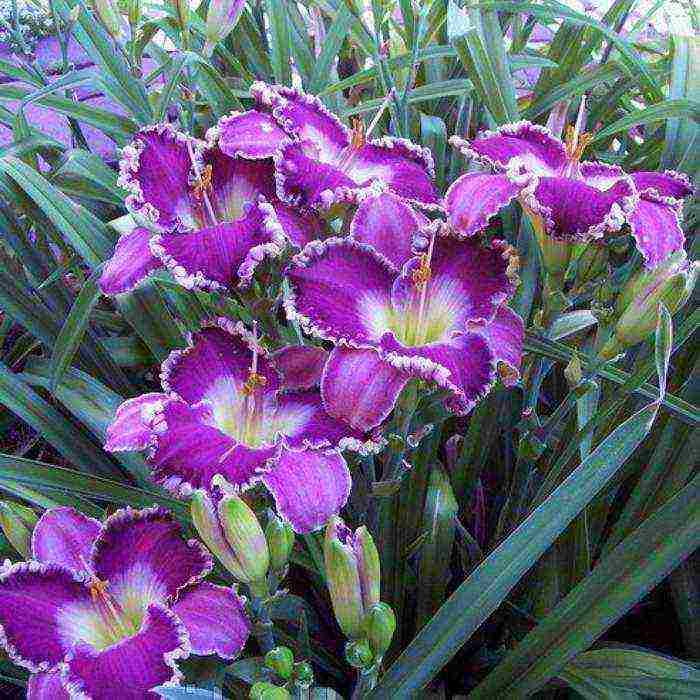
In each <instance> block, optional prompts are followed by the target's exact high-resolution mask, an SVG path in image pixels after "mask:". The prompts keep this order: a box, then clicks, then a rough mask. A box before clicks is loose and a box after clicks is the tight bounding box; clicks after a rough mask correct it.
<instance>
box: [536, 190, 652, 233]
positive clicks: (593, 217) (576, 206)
mask: <svg viewBox="0 0 700 700" xmlns="http://www.w3.org/2000/svg"><path fill="white" fill-rule="evenodd" d="M637 200H638V197H637V194H636V192H635V191H634V186H633V185H632V183H631V181H630V180H629V179H628V178H624V179H620V180H618V182H616V183H615V184H614V185H613V186H612V187H610V188H609V189H607V190H605V191H602V192H601V191H600V190H598V189H596V188H594V187H591V186H590V185H587V184H585V183H584V182H581V181H579V180H573V179H570V178H565V177H543V178H540V179H539V182H538V185H537V187H536V188H535V191H534V193H533V194H532V195H531V196H528V197H527V198H526V204H527V206H528V207H529V208H530V209H531V210H532V211H533V212H534V213H535V214H536V215H538V216H541V217H542V219H543V221H544V225H545V230H546V232H547V233H548V234H549V235H551V236H553V237H554V238H573V239H580V240H589V239H591V238H600V237H602V236H603V235H604V234H605V233H606V231H617V230H619V229H620V228H621V227H622V225H623V224H624V223H625V220H626V217H627V215H628V214H629V213H630V212H631V211H632V210H633V208H634V206H635V204H636V202H637Z"/></svg>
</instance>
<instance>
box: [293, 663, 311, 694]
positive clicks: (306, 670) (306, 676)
mask: <svg viewBox="0 0 700 700" xmlns="http://www.w3.org/2000/svg"><path fill="white" fill-rule="evenodd" d="M294 683H295V684H296V685H297V686H298V687H300V688H310V687H311V686H312V685H313V684H314V671H313V669H312V668H311V664H310V663H308V662H307V661H299V663H296V664H294Z"/></svg>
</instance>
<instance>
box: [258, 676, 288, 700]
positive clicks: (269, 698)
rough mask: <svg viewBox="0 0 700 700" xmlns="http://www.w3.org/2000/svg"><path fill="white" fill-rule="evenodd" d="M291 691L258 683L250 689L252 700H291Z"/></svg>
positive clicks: (261, 682)
mask: <svg viewBox="0 0 700 700" xmlns="http://www.w3.org/2000/svg"><path fill="white" fill-rule="evenodd" d="M291 697H292V696H291V695H290V694H289V691H288V690H286V689H285V688H282V687H280V686H278V685H275V684H274V683H268V682H267V681H258V682H257V683H253V685H252V686H251V687H250V700H290V698H291Z"/></svg>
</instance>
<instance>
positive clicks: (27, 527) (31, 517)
mask: <svg viewBox="0 0 700 700" xmlns="http://www.w3.org/2000/svg"><path fill="white" fill-rule="evenodd" d="M38 520H39V518H37V516H36V513H35V512H34V511H33V510H32V509H31V508H27V506H23V505H20V504H19V503H10V502H7V501H0V527H2V531H3V532H4V533H5V537H7V539H8V540H9V542H10V544H11V545H12V546H13V547H14V548H15V549H16V550H17V551H18V552H19V553H20V554H21V555H22V556H23V557H25V558H26V559H29V557H30V556H31V551H32V530H34V526H35V525H36V524H37V521H38Z"/></svg>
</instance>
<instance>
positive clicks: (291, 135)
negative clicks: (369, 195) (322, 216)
mask: <svg viewBox="0 0 700 700" xmlns="http://www.w3.org/2000/svg"><path fill="white" fill-rule="evenodd" d="M250 91H251V94H252V95H253V97H254V98H255V100H256V109H255V110H253V111H250V112H246V113H244V114H237V115H233V116H232V117H230V118H226V119H223V120H222V122H221V126H220V145H221V149H222V150H223V151H224V152H225V153H228V154H229V155H242V156H244V157H248V158H250V157H258V158H266V157H270V156H274V159H275V168H276V172H275V177H276V179H277V194H278V196H279V197H280V199H282V200H284V201H285V202H287V203H289V204H293V205H297V206H302V207H305V208H306V207H315V208H320V209H326V208H328V207H330V206H331V205H332V204H334V203H336V202H342V201H355V200H356V199H357V196H358V194H359V193H361V192H362V191H363V190H365V189H367V187H369V186H370V185H372V184H373V183H374V184H377V183H380V184H382V185H383V186H385V187H386V188H388V189H389V190H390V191H391V192H394V193H395V194H397V195H399V196H401V197H403V198H404V199H406V200H408V201H411V202H414V203H416V204H418V205H420V206H424V207H438V206H439V197H438V194H437V191H436V189H435V187H434V185H433V183H432V182H431V179H432V178H433V176H434V167H433V159H432V156H431V154H430V151H429V150H428V149H427V148H423V147H421V146H417V145H416V144H414V143H411V142H410V141H408V140H406V139H398V138H390V137H384V138H379V139H368V138H367V136H366V135H365V132H364V130H363V129H362V128H361V126H360V122H357V126H356V127H355V128H354V129H352V130H350V129H348V128H347V127H346V126H345V125H344V124H343V123H342V122H341V121H340V120H339V119H338V117H336V116H335V115H334V114H332V113H331V112H330V111H329V110H328V109H327V108H326V107H325V106H324V105H323V103H322V102H321V101H320V100H319V99H318V98H317V97H315V96H313V95H308V94H306V93H303V92H300V91H298V90H293V89H291V88H286V87H282V86H279V85H267V84H265V83H261V82H257V83H253V85H252V87H251V89H250ZM242 143H244V145H242Z"/></svg>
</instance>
